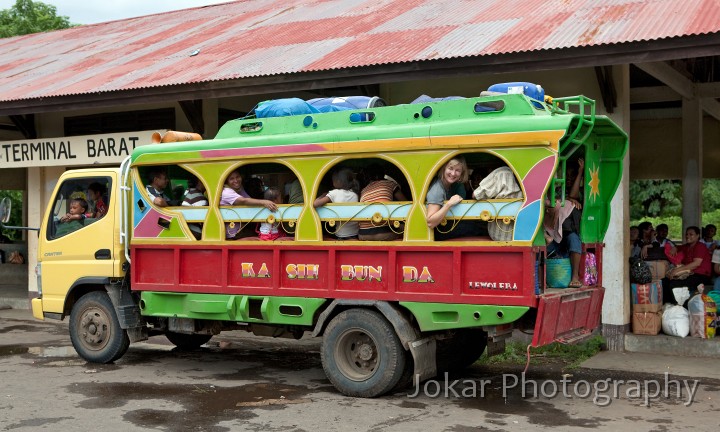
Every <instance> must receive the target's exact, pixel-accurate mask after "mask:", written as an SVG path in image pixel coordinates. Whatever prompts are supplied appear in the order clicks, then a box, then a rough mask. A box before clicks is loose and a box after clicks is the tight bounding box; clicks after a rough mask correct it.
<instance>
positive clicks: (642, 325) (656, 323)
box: [632, 312, 662, 336]
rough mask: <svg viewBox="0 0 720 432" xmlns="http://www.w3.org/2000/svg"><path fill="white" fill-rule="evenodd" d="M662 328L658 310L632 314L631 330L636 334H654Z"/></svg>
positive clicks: (660, 315)
mask: <svg viewBox="0 0 720 432" xmlns="http://www.w3.org/2000/svg"><path fill="white" fill-rule="evenodd" d="M661 328H662V314H661V313H660V312H635V313H633V316H632V332H633V333H634V334H637V335H653V336H654V335H656V334H658V333H660V329H661Z"/></svg>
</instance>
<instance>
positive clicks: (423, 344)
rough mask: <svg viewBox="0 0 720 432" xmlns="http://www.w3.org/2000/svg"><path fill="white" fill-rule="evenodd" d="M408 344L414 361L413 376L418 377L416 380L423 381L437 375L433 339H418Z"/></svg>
mask: <svg viewBox="0 0 720 432" xmlns="http://www.w3.org/2000/svg"><path fill="white" fill-rule="evenodd" d="M409 346H410V352H411V353H412V356H413V360H414V363H415V370H414V377H419V378H418V382H422V381H425V380H426V379H430V378H433V377H434V376H435V375H437V366H436V362H435V349H436V345H435V339H433V338H425V339H420V340H417V341H413V342H410V344H409ZM413 379H415V378H413Z"/></svg>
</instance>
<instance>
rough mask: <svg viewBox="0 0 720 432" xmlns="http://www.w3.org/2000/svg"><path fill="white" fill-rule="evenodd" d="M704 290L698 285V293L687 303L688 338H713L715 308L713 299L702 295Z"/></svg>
mask: <svg viewBox="0 0 720 432" xmlns="http://www.w3.org/2000/svg"><path fill="white" fill-rule="evenodd" d="M704 288H705V286H704V285H703V284H700V285H698V293H697V294H696V295H694V296H693V297H692V298H691V299H690V300H689V301H688V312H689V313H690V336H693V337H699V338H702V339H710V338H713V337H715V325H716V322H715V321H716V319H717V313H716V312H717V308H716V306H715V302H714V301H713V299H712V298H710V297H709V296H707V295H705V294H703V291H704Z"/></svg>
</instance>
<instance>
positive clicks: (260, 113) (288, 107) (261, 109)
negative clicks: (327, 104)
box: [255, 98, 320, 118]
mask: <svg viewBox="0 0 720 432" xmlns="http://www.w3.org/2000/svg"><path fill="white" fill-rule="evenodd" d="M319 113H320V111H319V110H318V109H317V108H315V107H314V106H312V105H310V104H309V103H307V102H305V101H304V100H302V99H299V98H288V99H274V100H268V101H264V102H260V103H259V104H258V106H257V107H256V108H255V116H256V117H257V118H268V117H284V116H292V115H301V114H319Z"/></svg>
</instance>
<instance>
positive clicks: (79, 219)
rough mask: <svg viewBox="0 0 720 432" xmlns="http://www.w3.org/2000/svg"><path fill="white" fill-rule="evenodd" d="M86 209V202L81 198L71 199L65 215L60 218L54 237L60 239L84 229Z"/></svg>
mask: <svg viewBox="0 0 720 432" xmlns="http://www.w3.org/2000/svg"><path fill="white" fill-rule="evenodd" d="M87 209H88V203H87V201H86V200H84V199H82V198H72V199H71V200H70V209H69V210H68V212H67V214H65V216H63V217H61V218H60V223H59V224H58V227H57V230H56V231H55V237H62V236H64V235H66V234H70V233H71V232H74V231H77V230H79V229H80V228H82V227H84V226H85V212H87Z"/></svg>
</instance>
